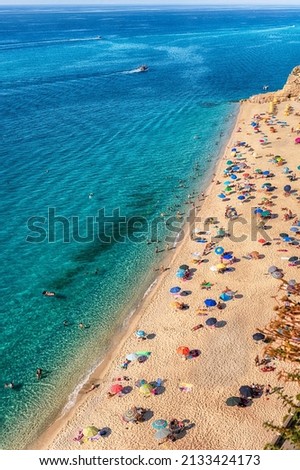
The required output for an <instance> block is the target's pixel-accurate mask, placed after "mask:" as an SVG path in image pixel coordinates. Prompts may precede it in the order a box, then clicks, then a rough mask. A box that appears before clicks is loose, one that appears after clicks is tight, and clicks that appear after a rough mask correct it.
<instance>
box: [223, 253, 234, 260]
mask: <svg viewBox="0 0 300 470" xmlns="http://www.w3.org/2000/svg"><path fill="white" fill-rule="evenodd" d="M232 258H233V255H232V254H231V253H225V255H223V259H232Z"/></svg>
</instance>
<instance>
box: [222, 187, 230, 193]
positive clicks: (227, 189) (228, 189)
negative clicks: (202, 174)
mask: <svg viewBox="0 0 300 470" xmlns="http://www.w3.org/2000/svg"><path fill="white" fill-rule="evenodd" d="M224 191H226V192H227V193H228V192H230V191H232V187H231V186H226V188H225V189H224Z"/></svg>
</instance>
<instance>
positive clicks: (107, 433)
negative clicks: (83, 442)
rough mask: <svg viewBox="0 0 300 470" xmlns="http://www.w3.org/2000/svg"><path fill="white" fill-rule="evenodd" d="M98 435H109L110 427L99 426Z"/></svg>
mask: <svg viewBox="0 0 300 470" xmlns="http://www.w3.org/2000/svg"><path fill="white" fill-rule="evenodd" d="M100 433H101V434H100V435H101V437H109V436H110V435H111V433H112V431H111V429H110V428H108V427H105V428H101V429H100Z"/></svg>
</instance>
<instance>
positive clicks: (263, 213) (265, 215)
mask: <svg viewBox="0 0 300 470" xmlns="http://www.w3.org/2000/svg"><path fill="white" fill-rule="evenodd" d="M260 215H261V217H270V215H271V212H270V211H263V212H261V214H260Z"/></svg>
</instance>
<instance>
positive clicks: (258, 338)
mask: <svg viewBox="0 0 300 470" xmlns="http://www.w3.org/2000/svg"><path fill="white" fill-rule="evenodd" d="M252 338H253V339H254V341H262V340H263V339H265V335H263V334H262V333H254V335H252Z"/></svg>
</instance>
